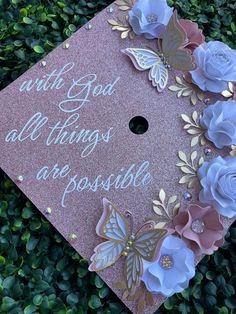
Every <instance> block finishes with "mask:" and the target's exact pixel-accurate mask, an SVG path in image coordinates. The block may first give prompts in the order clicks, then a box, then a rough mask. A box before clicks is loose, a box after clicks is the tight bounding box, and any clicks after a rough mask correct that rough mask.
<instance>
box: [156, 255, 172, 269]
mask: <svg viewBox="0 0 236 314" xmlns="http://www.w3.org/2000/svg"><path fill="white" fill-rule="evenodd" d="M159 263H160V265H161V267H162V268H163V269H171V268H173V266H174V260H173V258H172V256H170V255H162V256H161V258H160V261H159Z"/></svg>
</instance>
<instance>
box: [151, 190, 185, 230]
mask: <svg viewBox="0 0 236 314" xmlns="http://www.w3.org/2000/svg"><path fill="white" fill-rule="evenodd" d="M179 207H180V204H179V203H177V196H175V195H174V196H171V197H170V198H168V199H167V198H166V193H165V191H164V190H163V189H161V190H160V192H159V199H158V200H154V201H153V211H154V213H155V214H156V215H157V216H158V218H155V217H154V220H155V221H156V225H155V228H157V229H162V228H164V227H165V226H166V224H168V223H170V222H172V220H173V218H174V216H175V215H176V213H177V210H178V209H179Z"/></svg>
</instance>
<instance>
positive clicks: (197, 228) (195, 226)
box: [191, 219, 205, 234]
mask: <svg viewBox="0 0 236 314" xmlns="http://www.w3.org/2000/svg"><path fill="white" fill-rule="evenodd" d="M191 229H192V230H193V232H195V233H198V234H200V233H203V232H204V229H205V224H204V222H203V221H202V220H200V219H196V220H194V221H193V222H192V225H191Z"/></svg>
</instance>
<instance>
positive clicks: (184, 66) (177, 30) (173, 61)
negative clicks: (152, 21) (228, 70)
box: [122, 12, 196, 92]
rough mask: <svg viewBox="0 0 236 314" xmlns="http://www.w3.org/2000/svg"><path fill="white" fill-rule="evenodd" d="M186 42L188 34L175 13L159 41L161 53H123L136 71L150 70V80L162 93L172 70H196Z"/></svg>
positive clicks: (130, 51)
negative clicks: (185, 46)
mask: <svg viewBox="0 0 236 314" xmlns="http://www.w3.org/2000/svg"><path fill="white" fill-rule="evenodd" d="M186 42H187V38H186V33H185V31H184V30H183V28H182V26H181V25H180V24H179V22H178V20H177V13H176V12H174V13H173V15H172V17H171V18H170V21H169V23H168V25H167V27H166V29H165V31H164V33H163V35H162V40H161V41H160V40H159V41H158V46H159V47H160V49H159V51H157V52H155V51H153V50H151V49H143V48H127V49H124V50H122V52H123V53H125V54H126V55H128V56H129V57H130V58H131V60H132V62H133V64H134V66H135V67H136V69H138V70H139V71H146V70H149V74H148V78H149V80H150V81H151V82H152V85H153V86H154V87H156V88H157V90H158V91H159V92H161V91H162V90H163V89H165V87H166V86H167V83H168V79H169V70H170V69H172V68H174V69H175V70H179V71H192V70H194V69H195V67H196V66H195V63H194V59H193V56H192V54H191V51H190V50H188V49H186V48H184V45H185V44H186Z"/></svg>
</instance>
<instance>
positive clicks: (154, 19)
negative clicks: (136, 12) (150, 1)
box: [147, 14, 158, 24]
mask: <svg viewBox="0 0 236 314" xmlns="http://www.w3.org/2000/svg"><path fill="white" fill-rule="evenodd" d="M157 20H158V18H157V16H156V14H149V15H148V16H147V21H148V23H150V24H151V23H156V22H157Z"/></svg>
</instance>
